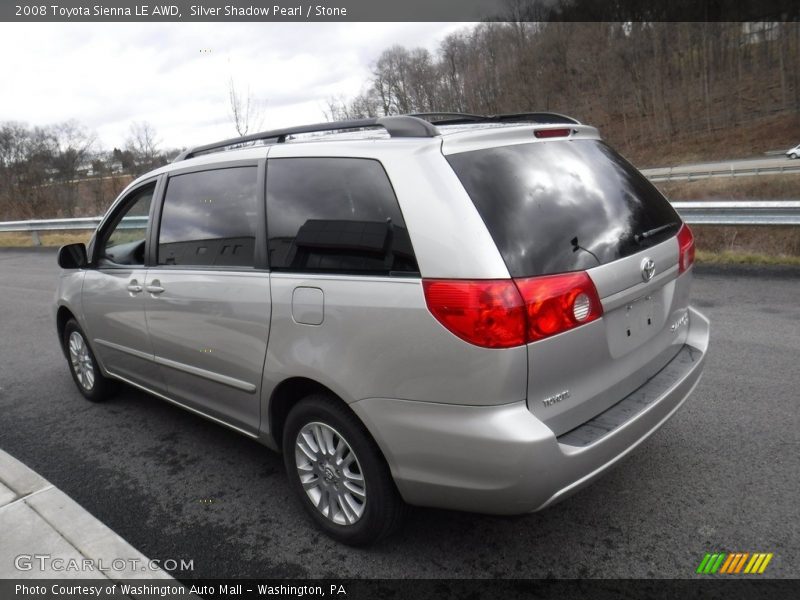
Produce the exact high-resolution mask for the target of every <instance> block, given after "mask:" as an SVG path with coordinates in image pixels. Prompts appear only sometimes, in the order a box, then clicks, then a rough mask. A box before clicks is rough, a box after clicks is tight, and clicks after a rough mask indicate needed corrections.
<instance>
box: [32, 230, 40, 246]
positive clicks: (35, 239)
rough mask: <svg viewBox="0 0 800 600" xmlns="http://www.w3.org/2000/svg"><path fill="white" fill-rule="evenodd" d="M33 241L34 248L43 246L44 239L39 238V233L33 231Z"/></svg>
mask: <svg viewBox="0 0 800 600" xmlns="http://www.w3.org/2000/svg"><path fill="white" fill-rule="evenodd" d="M31 239H32V240H33V245H34V246H41V245H42V238H40V237H39V232H38V231H35V230H34V231H31Z"/></svg>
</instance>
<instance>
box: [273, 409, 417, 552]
mask: <svg viewBox="0 0 800 600" xmlns="http://www.w3.org/2000/svg"><path fill="white" fill-rule="evenodd" d="M283 456H284V463H285V466H286V472H287V474H288V476H289V481H290V484H291V486H292V487H293V488H294V490H295V492H296V493H297V495H298V497H299V499H300V502H301V503H302V504H303V506H304V507H305V509H306V511H307V512H308V513H309V515H310V516H311V518H312V519H313V520H314V522H315V523H316V524H317V526H318V527H319V528H320V529H322V530H323V531H325V532H326V533H327V534H328V535H330V536H331V537H332V538H334V539H336V540H338V541H340V542H343V543H345V544H350V545H364V544H369V543H372V542H374V541H376V540H378V539H380V538H382V537H384V536H386V535H388V534H390V533H391V532H392V531H394V530H395V529H396V528H397V527H398V526H399V524H400V522H401V521H402V518H403V516H404V514H405V510H406V506H405V504H404V503H403V500H402V499H401V498H400V495H399V494H398V492H397V488H396V487H395V485H394V481H393V479H392V476H391V473H390V472H389V468H388V466H387V465H386V463H385V461H384V460H383V457H382V456H381V453H380V450H379V449H378V446H377V444H375V442H374V441H373V440H372V438H371V437H370V435H369V433H368V432H367V431H366V429H365V428H364V426H363V424H362V423H361V422H360V421H358V419H357V418H356V417H355V415H353V414H352V413H351V412H350V411H349V410H348V409H347V408H345V407H344V406H342V405H341V404H339V403H338V402H337V401H336V400H335V399H333V398H329V397H327V396H325V395H321V394H315V395H312V396H308V397H306V398H304V399H303V400H301V401H300V402H298V403H297V405H296V406H295V407H294V408H293V409H292V410H291V412H290V413H289V416H288V417H287V419H286V426H285V427H284V435H283Z"/></svg>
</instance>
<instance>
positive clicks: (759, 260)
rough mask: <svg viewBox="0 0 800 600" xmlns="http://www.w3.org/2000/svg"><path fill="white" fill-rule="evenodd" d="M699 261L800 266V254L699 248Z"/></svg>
mask: <svg viewBox="0 0 800 600" xmlns="http://www.w3.org/2000/svg"><path fill="white" fill-rule="evenodd" d="M696 259H697V263H698V264H701V265H791V266H795V267H800V256H788V255H785V254H783V255H772V254H759V253H753V252H733V251H730V250H726V251H724V252H709V251H708V250H698V251H697V254H696Z"/></svg>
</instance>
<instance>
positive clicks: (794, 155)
mask: <svg viewBox="0 0 800 600" xmlns="http://www.w3.org/2000/svg"><path fill="white" fill-rule="evenodd" d="M789 158H797V154H796V153H794V152H792V153H791V154H790V155H789Z"/></svg>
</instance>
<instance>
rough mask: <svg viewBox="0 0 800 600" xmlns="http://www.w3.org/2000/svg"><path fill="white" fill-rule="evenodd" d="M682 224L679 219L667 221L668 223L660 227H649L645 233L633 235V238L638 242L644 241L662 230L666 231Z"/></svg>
mask: <svg viewBox="0 0 800 600" xmlns="http://www.w3.org/2000/svg"><path fill="white" fill-rule="evenodd" d="M678 225H680V223H678V222H677V221H673V222H672V223H667V224H666V225H661V226H660V227H654V228H653V229H649V230H648V231H645V232H644V233H637V234H636V235H634V236H633V239H634V240H635V241H636V243H637V244H640V243H642V242H643V241H644V240H646V239H647V238H649V237H653V236H654V235H658V234H659V233H661V232H662V231H666V230H667V229H672V228H673V227H677V226H678Z"/></svg>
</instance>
